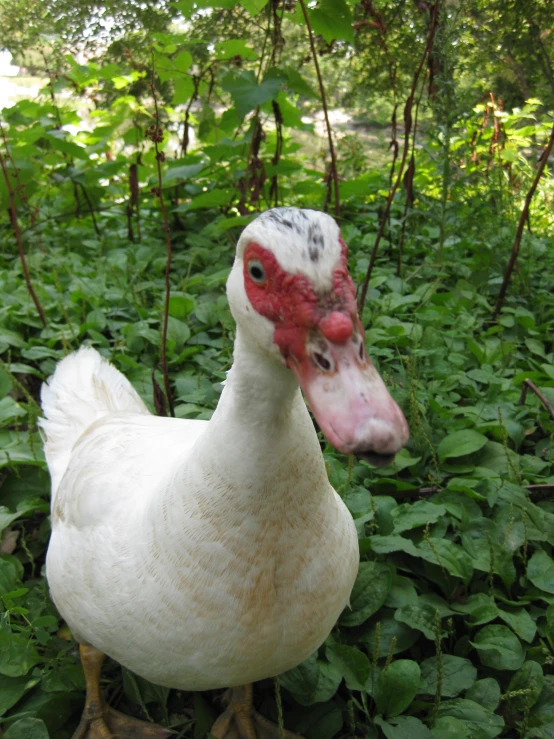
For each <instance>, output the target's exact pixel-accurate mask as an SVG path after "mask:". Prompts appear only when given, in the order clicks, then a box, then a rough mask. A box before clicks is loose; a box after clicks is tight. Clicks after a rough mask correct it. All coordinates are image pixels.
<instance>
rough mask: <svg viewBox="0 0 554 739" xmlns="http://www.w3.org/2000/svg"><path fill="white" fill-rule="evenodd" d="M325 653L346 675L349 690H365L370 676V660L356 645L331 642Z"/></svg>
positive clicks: (336, 667) (333, 664)
mask: <svg viewBox="0 0 554 739" xmlns="http://www.w3.org/2000/svg"><path fill="white" fill-rule="evenodd" d="M325 655H326V656H327V659H328V660H329V662H330V664H331V665H332V666H333V667H334V668H335V670H336V671H338V672H340V674H341V675H342V676H343V677H344V680H345V683H346V687H347V688H348V689H349V690H364V689H365V685H366V683H367V680H368V678H369V670H370V665H369V660H368V658H367V657H366V655H365V654H364V653H363V652H361V651H360V650H359V649H356V647H349V646H347V645H345V644H330V645H329V646H327V647H326V649H325Z"/></svg>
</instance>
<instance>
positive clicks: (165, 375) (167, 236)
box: [150, 52, 175, 416]
mask: <svg viewBox="0 0 554 739" xmlns="http://www.w3.org/2000/svg"><path fill="white" fill-rule="evenodd" d="M150 86H151V90H152V97H153V98H154V109H155V119H156V124H155V129H156V130H155V131H154V132H153V134H152V136H151V140H152V141H153V142H154V148H155V150H156V167H157V170H158V186H157V188H155V194H156V195H157V196H158V199H159V201H160V209H161V211H162V219H163V230H164V234H165V244H166V248H167V260H166V263H165V302H164V315H163V326H162V346H161V363H162V374H163V378H164V389H165V394H166V397H167V403H168V405H169V412H170V413H171V415H172V416H175V408H174V406H173V399H172V397H171V388H170V385H169V372H168V369H167V346H166V345H167V327H168V325H169V298H170V295H171V283H170V281H169V273H170V271H171V257H172V251H171V235H170V228H169V221H168V218H167V211H166V208H165V203H164V198H163V190H162V164H161V163H162V162H163V161H164V160H165V155H164V153H163V152H161V151H160V148H159V146H158V144H159V143H160V135H161V136H162V140H163V133H161V129H160V111H159V108H158V97H157V95H156V85H155V71H154V53H153V52H152V81H151V85H150Z"/></svg>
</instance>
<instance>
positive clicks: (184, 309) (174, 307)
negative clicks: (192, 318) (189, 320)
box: [169, 293, 195, 318]
mask: <svg viewBox="0 0 554 739" xmlns="http://www.w3.org/2000/svg"><path fill="white" fill-rule="evenodd" d="M194 306H195V301H194V298H193V297H191V296H190V295H185V294H184V293H171V295H170V298H169V315H170V316H173V317H174V318H184V317H185V316H188V315H189V313H192V311H193V310H194Z"/></svg>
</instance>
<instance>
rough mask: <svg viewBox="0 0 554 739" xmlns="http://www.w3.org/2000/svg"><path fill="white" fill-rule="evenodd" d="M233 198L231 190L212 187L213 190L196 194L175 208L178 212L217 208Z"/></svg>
mask: <svg viewBox="0 0 554 739" xmlns="http://www.w3.org/2000/svg"><path fill="white" fill-rule="evenodd" d="M232 199H233V191H232V190H227V189H222V188H220V187H214V188H213V190H209V191H208V192H203V193H202V195H197V196H196V197H195V198H193V199H192V200H191V201H190V203H184V204H183V205H179V206H178V207H177V208H175V210H176V211H177V212H178V213H185V212H187V211H189V210H200V209H202V208H217V207H219V206H220V205H228V204H229V203H230V201H231V200H232Z"/></svg>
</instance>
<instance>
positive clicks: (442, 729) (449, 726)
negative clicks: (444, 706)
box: [431, 716, 472, 739]
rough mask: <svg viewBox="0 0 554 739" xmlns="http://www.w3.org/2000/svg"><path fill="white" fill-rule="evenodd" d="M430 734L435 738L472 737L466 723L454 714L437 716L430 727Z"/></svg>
mask: <svg viewBox="0 0 554 739" xmlns="http://www.w3.org/2000/svg"><path fill="white" fill-rule="evenodd" d="M431 736H433V737H435V738H436V739H472V736H471V735H470V734H469V726H468V724H465V723H464V722H463V721H460V719H458V718H454V716H441V717H440V718H438V719H437V720H436V721H435V723H434V725H433V728H432V729H431Z"/></svg>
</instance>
